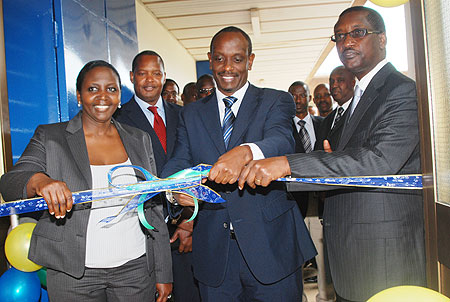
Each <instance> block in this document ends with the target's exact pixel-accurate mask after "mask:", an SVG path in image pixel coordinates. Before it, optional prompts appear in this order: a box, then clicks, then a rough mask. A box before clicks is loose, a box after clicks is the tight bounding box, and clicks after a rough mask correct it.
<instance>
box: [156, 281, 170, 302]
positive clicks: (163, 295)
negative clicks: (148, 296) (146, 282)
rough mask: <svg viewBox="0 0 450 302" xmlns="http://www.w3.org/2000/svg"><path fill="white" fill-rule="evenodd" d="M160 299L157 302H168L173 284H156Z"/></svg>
mask: <svg viewBox="0 0 450 302" xmlns="http://www.w3.org/2000/svg"><path fill="white" fill-rule="evenodd" d="M156 291H157V292H158V298H157V299H156V302H166V301H167V299H168V298H169V295H170V293H171V292H172V283H156Z"/></svg>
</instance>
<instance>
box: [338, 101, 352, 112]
mask: <svg viewBox="0 0 450 302" xmlns="http://www.w3.org/2000/svg"><path fill="white" fill-rule="evenodd" d="M351 100H352V99H350V100H348V101H347V102H345V103H344V104H343V105H342V106H337V107H336V109H339V107H342V108H344V112H345V110H347V108H348V106H350V103H351Z"/></svg>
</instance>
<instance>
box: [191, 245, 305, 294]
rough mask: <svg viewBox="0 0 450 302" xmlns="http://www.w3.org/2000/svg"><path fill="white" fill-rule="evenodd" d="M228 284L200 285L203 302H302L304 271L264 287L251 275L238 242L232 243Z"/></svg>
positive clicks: (226, 275)
mask: <svg viewBox="0 0 450 302" xmlns="http://www.w3.org/2000/svg"><path fill="white" fill-rule="evenodd" d="M229 249H230V250H229V254H228V264H227V271H226V273H225V280H224V281H223V283H222V284H221V285H220V286H219V287H211V286H207V285H205V284H203V283H201V282H200V283H199V286H200V294H201V297H202V302H235V301H239V302H248V301H252V302H258V301H259V302H273V301H277V302H292V301H301V300H302V292H303V285H302V271H301V269H298V270H297V271H296V272H294V273H293V274H291V275H289V276H287V277H286V278H284V279H282V280H280V281H278V282H275V283H273V284H262V283H261V282H259V281H258V280H257V279H256V278H255V277H254V276H253V274H252V272H251V271H250V269H249V267H248V266H247V264H246V263H245V260H244V257H243V256H242V254H241V251H240V250H239V246H238V242H237V241H236V240H231V241H230V248H229Z"/></svg>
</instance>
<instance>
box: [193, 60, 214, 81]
mask: <svg viewBox="0 0 450 302" xmlns="http://www.w3.org/2000/svg"><path fill="white" fill-rule="evenodd" d="M195 66H196V69H197V79H198V78H199V77H201V76H202V75H204V74H212V72H211V69H209V61H208V60H206V61H197V62H196V63H195Z"/></svg>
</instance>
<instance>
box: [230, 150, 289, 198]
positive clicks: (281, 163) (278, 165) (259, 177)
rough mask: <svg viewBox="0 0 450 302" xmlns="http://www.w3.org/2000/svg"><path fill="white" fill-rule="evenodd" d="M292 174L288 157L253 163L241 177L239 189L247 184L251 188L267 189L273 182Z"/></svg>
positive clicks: (271, 158) (254, 161)
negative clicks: (260, 187)
mask: <svg viewBox="0 0 450 302" xmlns="http://www.w3.org/2000/svg"><path fill="white" fill-rule="evenodd" d="M290 174H291V167H290V166H289V162H288V160H287V158H286V156H278V157H270V158H266V159H261V160H253V161H251V162H250V163H249V164H248V165H247V166H246V167H245V168H244V170H242V173H241V175H240V176H239V189H240V190H242V189H243V188H244V185H245V183H246V182H247V184H248V185H249V186H250V187H251V188H253V189H254V188H256V186H257V185H258V186H263V187H267V186H268V185H269V184H270V183H271V182H272V181H273V180H275V179H277V178H280V177H284V176H286V175H290Z"/></svg>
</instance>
